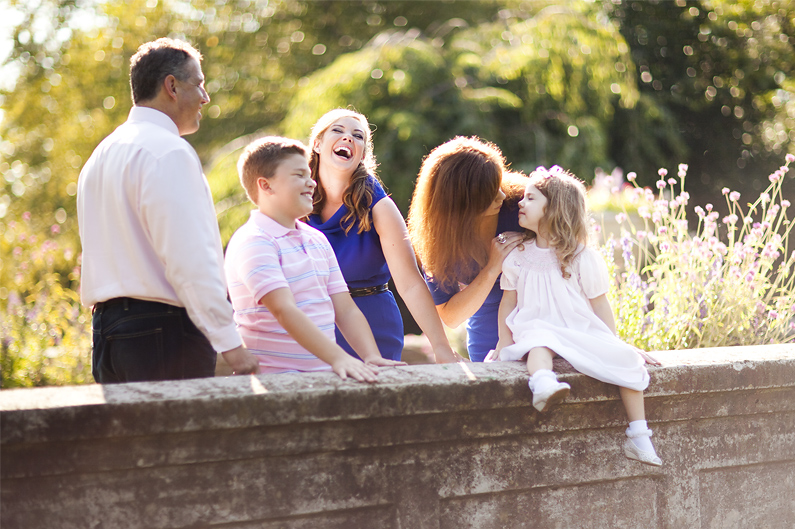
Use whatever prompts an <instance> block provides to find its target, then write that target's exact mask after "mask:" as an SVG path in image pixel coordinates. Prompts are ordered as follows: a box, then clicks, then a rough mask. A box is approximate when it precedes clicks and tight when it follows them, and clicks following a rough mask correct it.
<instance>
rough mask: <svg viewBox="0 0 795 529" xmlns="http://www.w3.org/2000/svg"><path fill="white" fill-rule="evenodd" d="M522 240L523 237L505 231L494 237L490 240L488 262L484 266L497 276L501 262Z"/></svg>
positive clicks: (516, 233) (513, 232)
mask: <svg viewBox="0 0 795 529" xmlns="http://www.w3.org/2000/svg"><path fill="white" fill-rule="evenodd" d="M523 240H524V235H523V234H521V233H518V232H515V231H506V232H503V233H500V234H499V235H497V236H496V237H494V238H493V239H492V240H491V248H489V262H488V263H487V264H486V268H490V269H492V270H493V271H496V272H497V274H499V273H500V272H502V262H503V261H505V258H506V257H508V254H509V253H511V251H512V250H513V249H514V248H516V247H517V246H519V245H520V244H521V243H522V241H523Z"/></svg>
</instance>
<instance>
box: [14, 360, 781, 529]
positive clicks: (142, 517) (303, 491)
mask: <svg viewBox="0 0 795 529" xmlns="http://www.w3.org/2000/svg"><path fill="white" fill-rule="evenodd" d="M657 356H658V357H659V358H660V359H661V360H662V361H663V362H664V366H663V367H661V368H651V369H650V371H651V377H652V383H651V387H650V388H649V390H648V391H647V393H646V395H647V400H646V408H647V415H648V418H649V421H650V423H651V427H652V428H653V429H654V431H655V436H654V438H653V440H654V442H655V444H656V446H657V449H658V452H659V454H660V456H661V457H662V458H663V462H664V464H663V467H661V468H653V467H648V466H644V465H641V464H640V463H637V462H633V461H629V460H627V459H625V458H624V456H623V454H622V452H621V449H620V447H621V443H622V442H623V439H624V433H623V431H624V429H625V427H626V420H625V416H624V411H623V408H622V405H621V402H620V401H619V399H618V391H617V389H616V388H615V387H611V386H608V385H605V384H602V383H600V382H597V381H595V380H592V379H589V378H587V377H584V376H583V375H579V374H576V373H573V372H572V370H571V368H570V367H568V366H567V365H566V364H565V363H559V364H558V365H557V367H556V368H557V369H559V370H561V371H563V372H565V373H566V374H564V375H563V376H562V378H563V379H565V380H567V381H568V382H569V383H570V384H571V385H572V395H571V396H570V398H569V399H568V400H567V401H566V402H565V403H564V404H562V405H561V406H559V407H558V408H555V409H554V410H553V411H552V412H551V413H548V414H545V415H540V414H538V413H537V412H535V410H534V409H533V408H532V407H531V406H530V400H531V396H530V392H529V390H528V389H527V385H526V380H527V377H526V375H525V373H524V368H523V366H522V365H521V364H520V363H497V364H486V365H484V364H466V365H446V366H411V367H406V368H393V369H385V370H383V371H382V374H381V376H380V382H379V383H378V384H375V385H372V386H368V385H364V384H359V383H356V382H346V381H342V380H340V379H339V378H337V377H336V376H335V375H333V374H328V373H326V374H306V375H297V374H296V375H264V376H258V377H229V378H215V379H207V380H192V381H182V382H167V383H139V384H124V385H115V386H105V387H103V386H99V385H93V386H82V387H68V388H42V389H28V390H5V391H2V392H0V411H1V412H2V415H1V416H0V421H2V422H1V424H0V428H1V431H0V436H1V438H0V440H1V442H2V444H1V445H0V447H1V449H2V453H1V454H0V456H1V457H2V461H1V463H0V465H1V466H0V478H1V479H2V481H1V482H0V487H1V488H2V491H1V492H0V500H1V501H2V505H0V508H1V511H0V525H1V526H2V528H3V529H15V528H63V529H69V528H80V529H85V528H113V529H124V528H132V527H140V528H182V527H210V526H212V527H222V528H224V529H242V528H254V527H256V528H267V529H274V528H290V529H299V528H300V529H309V528H312V529H315V528H339V529H355V528H377V529H381V528H395V529H397V528H403V529H424V528H433V529H447V528H450V529H452V528H456V529H460V528H479V529H489V528H495V529H496V528H500V529H503V528H525V527H526V528H531V527H533V528H544V527H561V528H577V527H583V528H586V527H587V528H617V527H627V528H636V527H666V528H676V529H681V528H692V527H702V528H720V529H731V528H762V527H767V528H792V527H795V346H793V345H788V346H784V345H780V346H765V347H743V348H722V349H702V350H695V351H678V352H667V353H658V354H657Z"/></svg>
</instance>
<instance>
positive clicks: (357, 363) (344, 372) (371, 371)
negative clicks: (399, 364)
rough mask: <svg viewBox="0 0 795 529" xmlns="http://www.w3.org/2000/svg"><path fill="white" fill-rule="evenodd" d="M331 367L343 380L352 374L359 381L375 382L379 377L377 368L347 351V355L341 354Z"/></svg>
mask: <svg viewBox="0 0 795 529" xmlns="http://www.w3.org/2000/svg"><path fill="white" fill-rule="evenodd" d="M390 362H391V360H390ZM331 369H332V370H333V371H334V372H335V373H337V374H338V375H339V376H340V378H341V379H343V380H346V379H347V378H348V376H351V377H353V378H354V379H356V380H358V381H359V382H369V383H373V382H375V381H376V379H377V377H378V369H377V368H375V367H371V366H369V365H367V364H365V363H364V362H362V361H361V360H359V359H358V358H354V357H352V356H350V355H349V354H348V353H345V356H341V357H340V358H339V359H338V360H337V361H335V362H334V363H333V364H331Z"/></svg>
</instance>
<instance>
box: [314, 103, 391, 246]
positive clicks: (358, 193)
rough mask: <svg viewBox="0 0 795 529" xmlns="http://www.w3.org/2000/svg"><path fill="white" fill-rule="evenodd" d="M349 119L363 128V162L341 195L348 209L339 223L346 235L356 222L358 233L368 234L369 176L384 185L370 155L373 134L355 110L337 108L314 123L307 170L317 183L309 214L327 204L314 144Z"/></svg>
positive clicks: (317, 154) (370, 191) (320, 209)
mask: <svg viewBox="0 0 795 529" xmlns="http://www.w3.org/2000/svg"><path fill="white" fill-rule="evenodd" d="M348 117H350V118H354V119H355V120H357V121H359V122H360V123H361V124H362V128H363V129H364V134H365V138H364V154H363V156H362V161H361V162H360V163H359V166H358V167H356V169H355V170H354V171H353V174H352V175H351V181H350V183H349V184H348V187H347V188H346V189H345V192H344V193H343V194H342V203H343V204H345V206H347V207H348V213H346V214H345V216H344V217H343V218H342V220H341V224H342V228H343V229H344V230H345V233H346V234H347V233H348V232H349V231H350V230H351V228H352V227H353V224H354V221H355V220H358V221H359V230H358V233H363V232H365V231H370V229H371V228H372V224H373V222H372V218H371V216H370V206H372V204H373V190H372V189H371V188H370V187H369V186H368V185H367V177H368V176H372V177H373V178H375V179H376V181H377V182H378V183H379V184H381V185H382V186H383V185H384V184H383V182H381V179H380V178H378V174H377V173H376V167H377V165H378V164H377V163H376V161H375V154H374V153H373V134H372V131H371V130H370V124H369V123H368V121H367V118H366V117H365V116H364V115H363V114H360V113H358V112H356V111H355V110H350V109H347V108H336V109H334V110H330V111H328V112H326V113H325V114H324V115H323V116H321V118H320V119H318V120H317V123H315V125H314V126H313V127H312V133H311V135H310V136H309V148H310V155H309V168H310V169H311V170H312V179H313V180H314V181H315V182H317V187H316V188H315V194H314V196H313V197H312V206H313V208H312V213H314V214H316V215H317V214H320V212H321V211H322V209H323V206H324V205H325V204H326V190H325V189H323V184H322V183H321V182H320V176H319V174H318V170H319V167H320V153H318V152H316V151H315V143H316V142H318V141H319V140H320V139H321V138H322V137H323V135H324V134H325V133H326V131H327V130H328V129H329V127H331V126H332V125H333V124H334V123H335V122H336V121H338V120H340V119H342V118H348Z"/></svg>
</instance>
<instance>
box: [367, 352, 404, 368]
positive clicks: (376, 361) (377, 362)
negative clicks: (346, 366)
mask: <svg viewBox="0 0 795 529" xmlns="http://www.w3.org/2000/svg"><path fill="white" fill-rule="evenodd" d="M364 363H365V364H367V365H368V366H380V367H393V366H405V365H408V364H406V362H401V361H399V360H389V359H387V358H384V357H383V356H381V355H378V356H374V357H372V358H368V359H367V360H365V362H364Z"/></svg>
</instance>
